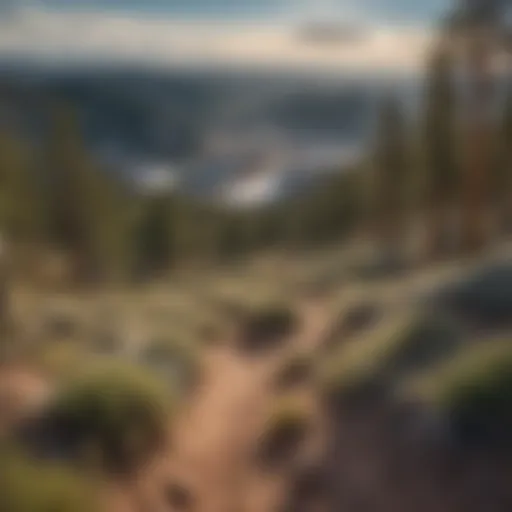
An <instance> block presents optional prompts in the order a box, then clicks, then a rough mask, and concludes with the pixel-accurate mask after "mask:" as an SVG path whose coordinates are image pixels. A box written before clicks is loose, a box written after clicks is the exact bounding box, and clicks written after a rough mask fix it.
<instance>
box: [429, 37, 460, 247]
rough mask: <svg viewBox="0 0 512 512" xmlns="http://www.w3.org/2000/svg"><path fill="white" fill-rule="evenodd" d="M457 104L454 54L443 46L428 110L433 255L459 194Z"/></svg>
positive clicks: (432, 70) (433, 66) (435, 61)
mask: <svg viewBox="0 0 512 512" xmlns="http://www.w3.org/2000/svg"><path fill="white" fill-rule="evenodd" d="M455 107H456V97H455V89H454V84H453V77H452V62H451V57H450V55H449V53H448V51H447V50H446V49H445V48H443V47H439V48H437V49H436V51H435V52H434V54H433V56H432V59H431V61H430V65H429V69H428V75H427V84H426V97H425V114H424V115H425V120H424V124H425V126H424V144H423V145H424V151H425V166H426V176H425V178H426V179H425V180H424V186H425V193H426V199H427V210H428V216H429V229H428V251H429V253H430V254H432V255H436V254H437V253H438V252H439V250H440V249H441V246H442V243H443V239H444V236H445V234H446V233H445V228H446V225H447V220H448V218H449V217H448V214H449V213H450V207H451V206H453V202H454V199H455V197H456V194H457V180H458V175H457V172H458V169H457V157H456V145H457V144H456V137H455V128H456V127H455V119H456V117H455V116H456V112H455Z"/></svg>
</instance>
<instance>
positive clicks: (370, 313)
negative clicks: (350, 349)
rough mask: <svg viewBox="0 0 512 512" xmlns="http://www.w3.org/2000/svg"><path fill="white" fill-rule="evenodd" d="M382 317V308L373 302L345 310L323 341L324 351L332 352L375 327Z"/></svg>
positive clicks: (358, 304)
mask: <svg viewBox="0 0 512 512" xmlns="http://www.w3.org/2000/svg"><path fill="white" fill-rule="evenodd" d="M381 317H382V307H381V306H380V305H379V304H376V303H374V302H371V301H363V302H360V303H357V304H354V305H353V306H350V307H349V308H348V309H347V308H343V310H342V311H341V312H340V314H339V316H338V318H337V319H336V320H335V321H334V322H333V325H332V327H331V328H330V330H329V331H328V333H327V335H326V337H325V339H324V340H323V343H322V349H323V350H324V351H328V352H330V351H331V350H333V349H335V348H336V347H338V346H340V345H341V344H343V343H345V342H346V341H347V340H349V339H350V338H352V337H353V336H357V335H359V334H361V333H362V332H364V331H366V330H369V329H371V328H372V327H375V326H376V324H377V323H378V322H379V320H381Z"/></svg>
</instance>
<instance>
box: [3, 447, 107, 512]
mask: <svg viewBox="0 0 512 512" xmlns="http://www.w3.org/2000/svg"><path fill="white" fill-rule="evenodd" d="M94 495H95V493H94V488H93V487H92V486H91V485H90V483H89V482H87V481H85V480H84V479H83V478H81V477H80V476H79V475H78V474H76V473H75V472H73V471H71V470H70V469H69V468H66V467H64V466H61V465H57V464H50V463H43V462H41V461H40V460H35V459H32V458H29V457H28V456H26V455H24V454H22V453H21V452H18V451H15V450H14V449H13V448H12V447H9V448H2V449H0V510H2V511H5V512H50V511H52V512H98V511H99V510H100V507H99V503H98V502H97V500H95V497H94Z"/></svg>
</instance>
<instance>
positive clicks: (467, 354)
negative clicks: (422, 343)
mask: <svg viewBox="0 0 512 512" xmlns="http://www.w3.org/2000/svg"><path fill="white" fill-rule="evenodd" d="M410 388H411V389H412V390H413V391H414V392H415V393H416V396H417V397H419V398H420V400H421V401H424V402H426V403H427V404H429V405H430V406H432V407H433V408H434V410H435V411H437V412H438V413H440V414H441V415H443V416H444V417H446V418H447V419H448V420H449V423H450V424H451V425H452V427H453V429H454V431H455V433H456V434H457V435H458V436H460V438H461V439H463V440H466V439H467V440H471V441H485V442H487V441H495V440H498V441H503V440H506V441H507V442H509V443H510V432H511V430H512V343H511V342H510V341H498V342H488V343H482V344H477V345H475V346H473V347H470V348H465V349H464V350H460V351H458V352H457V353H456V354H455V355H454V357H453V358H451V359H450V360H449V361H448V362H446V363H444V364H442V365H439V366H438V367H437V368H434V369H433V370H432V371H430V372H428V373H426V374H425V375H423V376H422V377H421V378H419V379H417V381H416V383H411V384H410Z"/></svg>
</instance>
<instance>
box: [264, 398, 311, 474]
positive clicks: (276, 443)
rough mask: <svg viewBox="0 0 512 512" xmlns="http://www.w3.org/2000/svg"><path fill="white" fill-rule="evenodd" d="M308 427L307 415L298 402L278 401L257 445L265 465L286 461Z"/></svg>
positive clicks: (295, 449) (295, 451) (299, 443)
mask: <svg viewBox="0 0 512 512" xmlns="http://www.w3.org/2000/svg"><path fill="white" fill-rule="evenodd" d="M308 428H309V415H308V413H307V411H306V410H305V408H304V407H303V406H302V404H300V403H296V402H294V401H293V400H288V399H286V400H283V401H280V402H279V403H278V404H276V406H275V407H274V410H273V412H272V414H271V416H270V418H269V420H268V423H267V426H266V429H265V432H264V433H263V436H262V438H261V441H260V446H259V447H258V448H259V449H258V455H259V459H260V461H261V462H262V463H263V464H264V465H265V466H274V465H276V464H281V463H285V462H287V461H288V460H289V459H290V458H291V457H292V456H293V455H294V454H296V453H297V451H298V450H299V448H300V445H301V443H302V441H303V440H304V439H305V437H306V434H307V432H308Z"/></svg>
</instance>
